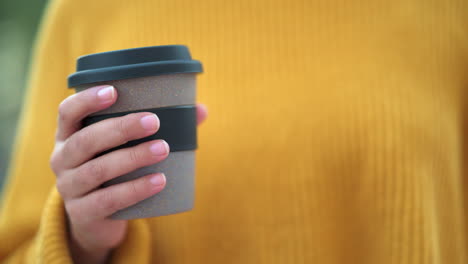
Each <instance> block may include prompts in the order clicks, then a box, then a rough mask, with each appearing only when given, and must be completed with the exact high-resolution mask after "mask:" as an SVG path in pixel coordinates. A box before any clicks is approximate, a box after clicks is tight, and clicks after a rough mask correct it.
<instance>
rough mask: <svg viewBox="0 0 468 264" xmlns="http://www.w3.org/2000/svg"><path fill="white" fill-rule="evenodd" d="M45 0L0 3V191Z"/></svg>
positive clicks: (13, 0)
mask: <svg viewBox="0 0 468 264" xmlns="http://www.w3.org/2000/svg"><path fill="white" fill-rule="evenodd" d="M46 2H47V1H46V0H0V188H1V187H2V186H3V182H4V180H5V176H6V172H7V167H8V163H9V161H10V157H11V152H12V145H13V142H14V138H15V134H16V126H17V121H18V117H19V114H20V110H21V103H22V101H23V94H24V90H25V85H26V79H27V73H28V69H29V62H30V57H31V51H32V46H33V43H34V40H35V37H36V31H37V29H38V25H39V21H40V19H41V16H42V12H43V9H44V6H45V4H46Z"/></svg>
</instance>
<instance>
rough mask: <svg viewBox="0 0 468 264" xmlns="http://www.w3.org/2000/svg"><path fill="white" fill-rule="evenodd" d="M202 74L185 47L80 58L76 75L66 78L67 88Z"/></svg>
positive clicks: (169, 47) (200, 68)
mask: <svg viewBox="0 0 468 264" xmlns="http://www.w3.org/2000/svg"><path fill="white" fill-rule="evenodd" d="M199 72H203V68H202V64H201V63H200V62H199V61H197V60H192V57H191V56H190V51H189V49H188V48H187V46H184V45H168V46H152V47H143V48H135V49H123V50H115V51H108V52H101V53H94V54H89V55H85V56H81V57H79V58H78V60H77V64H76V72H75V73H73V74H71V75H70V76H68V87H76V86H79V85H83V84H90V83H95V82H103V81H112V80H121V79H131V78H139V77H146V76H155V75H163V74H175V73H199Z"/></svg>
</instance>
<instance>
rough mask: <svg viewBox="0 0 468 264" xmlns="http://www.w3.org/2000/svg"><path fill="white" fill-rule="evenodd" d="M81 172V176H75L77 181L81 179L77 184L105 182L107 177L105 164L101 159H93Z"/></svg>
mask: <svg viewBox="0 0 468 264" xmlns="http://www.w3.org/2000/svg"><path fill="white" fill-rule="evenodd" d="M79 174H80V175H79V177H75V178H76V180H77V181H80V182H77V184H80V185H86V186H90V185H97V184H99V183H101V182H104V181H105V177H106V175H105V170H104V166H103V164H102V162H100V161H99V160H93V161H90V162H87V163H86V164H84V165H83V166H82V169H81V171H80V173H79ZM92 187H94V186H92Z"/></svg>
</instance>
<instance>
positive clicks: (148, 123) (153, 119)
mask: <svg viewBox="0 0 468 264" xmlns="http://www.w3.org/2000/svg"><path fill="white" fill-rule="evenodd" d="M140 123H141V126H142V127H143V128H144V129H145V130H149V131H154V130H156V129H158V125H159V119H158V117H157V116H156V115H155V114H151V115H146V116H144V117H142V118H141V119H140Z"/></svg>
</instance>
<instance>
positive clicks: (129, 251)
mask: <svg viewBox="0 0 468 264" xmlns="http://www.w3.org/2000/svg"><path fill="white" fill-rule="evenodd" d="M66 221H67V219H66V215H65V207H64V204H63V200H62V198H61V196H60V194H59V193H58V191H57V189H56V188H55V187H54V188H53V189H52V191H51V193H50V195H49V198H48V200H47V202H46V205H45V207H44V211H43V214H42V218H41V225H40V228H39V232H38V236H37V237H36V239H37V240H36V246H37V256H38V257H39V259H40V260H42V261H40V262H41V263H50V264H67V263H70V264H72V263H73V262H72V259H71V256H70V253H69V252H70V251H69V248H68V238H67V222H66ZM127 231H128V232H127V236H126V238H125V240H124V241H123V243H122V244H121V245H120V246H119V247H118V248H116V249H114V250H113V253H112V257H111V261H110V263H112V264H120V263H142V264H146V263H150V257H151V256H150V252H151V250H150V249H151V237H150V230H149V227H148V224H147V222H146V220H144V219H138V220H132V221H129V224H128V230H127Z"/></svg>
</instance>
